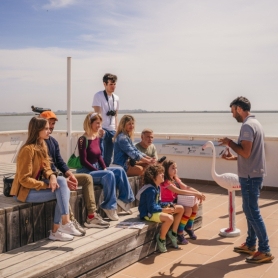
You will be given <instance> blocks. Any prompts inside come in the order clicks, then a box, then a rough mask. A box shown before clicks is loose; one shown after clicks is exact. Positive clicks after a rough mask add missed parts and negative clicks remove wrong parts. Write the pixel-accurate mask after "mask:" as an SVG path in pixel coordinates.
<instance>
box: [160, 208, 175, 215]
mask: <svg viewBox="0 0 278 278" xmlns="http://www.w3.org/2000/svg"><path fill="white" fill-rule="evenodd" d="M162 212H165V213H168V214H174V213H175V207H172V208H163V209H162Z"/></svg>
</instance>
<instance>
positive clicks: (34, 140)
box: [20, 116, 51, 165]
mask: <svg viewBox="0 0 278 278" xmlns="http://www.w3.org/2000/svg"><path fill="white" fill-rule="evenodd" d="M47 123H48V121H47V120H46V119H44V118H38V117H36V116H35V117H33V118H32V119H31V120H30V122H29V126H28V137H27V140H26V142H25V144H24V145H23V146H22V147H21V149H20V151H21V150H22V149H23V147H25V146H28V145H34V149H35V150H36V151H37V154H38V156H39V158H40V159H41V161H42V165H47V164H48V163H50V160H51V159H50V157H49V155H48V151H47V146H46V143H45V142H44V140H40V138H39V133H40V131H42V130H43V129H44V128H45V126H46V125H47Z"/></svg>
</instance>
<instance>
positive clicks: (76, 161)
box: [67, 136, 88, 169]
mask: <svg viewBox="0 0 278 278" xmlns="http://www.w3.org/2000/svg"><path fill="white" fill-rule="evenodd" d="M83 137H84V138H85V140H86V149H87V147H88V140H87V138H86V137H85V136H83ZM78 140H79V139H78ZM78 140H77V143H76V146H75V149H74V151H73V154H72V155H71V156H70V158H69V160H68V162H67V165H68V166H69V167H70V168H71V169H80V168H82V167H83V166H82V164H81V161H80V157H79V156H76V155H75V151H76V148H77V145H78Z"/></svg>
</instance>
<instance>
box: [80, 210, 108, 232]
mask: <svg viewBox="0 0 278 278" xmlns="http://www.w3.org/2000/svg"><path fill="white" fill-rule="evenodd" d="M94 215H95V217H94V218H92V219H90V218H88V217H87V220H86V222H85V223H84V226H85V227H87V228H108V227H109V226H110V223H109V222H107V221H104V220H103V219H102V217H101V216H100V215H99V214H98V213H96V212H95V213H94Z"/></svg>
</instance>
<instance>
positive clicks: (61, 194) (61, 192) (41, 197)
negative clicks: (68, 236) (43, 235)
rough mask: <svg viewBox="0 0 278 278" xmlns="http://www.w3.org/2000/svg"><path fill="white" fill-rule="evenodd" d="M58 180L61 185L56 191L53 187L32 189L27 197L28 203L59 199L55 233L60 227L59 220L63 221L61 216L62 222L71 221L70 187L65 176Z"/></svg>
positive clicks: (54, 225) (54, 226)
mask: <svg viewBox="0 0 278 278" xmlns="http://www.w3.org/2000/svg"><path fill="white" fill-rule="evenodd" d="M44 182H45V183H48V180H45V181H44ZM57 182H58V184H59V186H60V187H59V188H57V189H56V190H55V191H54V192H51V189H42V190H35V189H31V190H30V192H29V194H28V196H27V198H26V202H27V203H42V202H47V201H52V200H57V204H56V207H55V214H54V224H53V230H52V231H53V232H54V233H55V232H56V231H57V229H58V228H59V222H60V221H61V218H62V223H68V222H69V208H68V207H69V197H70V191H69V189H68V186H67V182H66V179H65V178H64V177H58V178H57ZM64 204H65V205H64ZM60 206H61V208H60ZM63 214H64V215H63Z"/></svg>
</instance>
